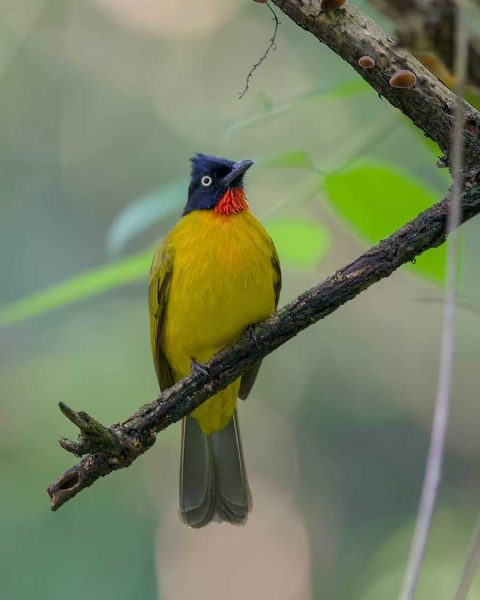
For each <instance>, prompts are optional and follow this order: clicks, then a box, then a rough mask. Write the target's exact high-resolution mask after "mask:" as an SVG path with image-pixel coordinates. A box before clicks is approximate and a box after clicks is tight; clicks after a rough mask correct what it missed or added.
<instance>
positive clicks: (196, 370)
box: [190, 358, 210, 376]
mask: <svg viewBox="0 0 480 600" xmlns="http://www.w3.org/2000/svg"><path fill="white" fill-rule="evenodd" d="M190 368H191V371H192V373H193V374H194V375H207V376H208V375H210V373H209V372H208V367H206V366H205V365H202V364H201V363H199V362H197V361H196V360H195V359H194V358H192V360H191V361H190Z"/></svg>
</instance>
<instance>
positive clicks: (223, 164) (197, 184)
mask: <svg viewBox="0 0 480 600" xmlns="http://www.w3.org/2000/svg"><path fill="white" fill-rule="evenodd" d="M252 165H253V162H252V161H251V160H241V161H238V162H234V161H232V160H227V159H225V158H217V157H216V156H207V155H206V154H196V155H195V156H194V157H193V158H192V173H191V176H190V185H189V187H188V201H187V205H186V206H185V209H184V211H183V214H184V215H186V214H188V213H189V212H192V211H193V210H212V211H215V212H216V213H217V214H222V215H232V214H235V213H238V212H241V211H242V210H245V209H246V208H248V205H247V200H246V198H245V191H244V188H243V176H244V174H245V172H246V171H247V169H249V168H250V167H251V166H252Z"/></svg>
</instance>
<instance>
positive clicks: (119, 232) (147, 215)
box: [106, 180, 188, 256]
mask: <svg viewBox="0 0 480 600" xmlns="http://www.w3.org/2000/svg"><path fill="white" fill-rule="evenodd" d="M187 188H188V181H187V180H182V181H176V182H175V183H173V184H171V185H169V186H165V187H164V188H162V189H159V190H156V191H154V192H152V193H151V194H148V195H146V196H143V197H142V198H139V199H137V200H134V201H133V202H132V203H130V204H129V205H128V206H127V207H126V208H125V209H124V210H123V211H122V212H120V214H119V215H118V216H117V217H116V218H115V220H114V221H113V223H112V224H111V226H110V229H109V230H108V233H107V241H106V246H107V254H108V255H109V256H114V255H116V254H118V253H120V252H121V251H122V250H123V249H124V248H125V246H126V245H127V243H128V242H129V241H130V240H131V239H133V238H134V237H135V236H137V235H139V234H140V233H142V232H143V231H144V230H145V229H147V228H148V227H151V226H152V225H153V224H155V223H160V224H162V225H163V227H161V228H160V230H159V231H158V232H157V233H158V234H159V235H162V234H163V233H165V232H166V230H167V229H169V228H170V226H171V225H172V224H173V221H175V220H176V219H177V217H178V216H179V214H180V211H181V208H182V206H183V204H184V203H185V198H186V193H187Z"/></svg>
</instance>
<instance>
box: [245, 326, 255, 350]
mask: <svg viewBox="0 0 480 600" xmlns="http://www.w3.org/2000/svg"><path fill="white" fill-rule="evenodd" d="M245 331H246V333H247V335H248V337H249V338H250V339H251V340H252V341H253V343H254V344H255V346H258V337H257V334H256V333H255V325H247V326H246V327H245Z"/></svg>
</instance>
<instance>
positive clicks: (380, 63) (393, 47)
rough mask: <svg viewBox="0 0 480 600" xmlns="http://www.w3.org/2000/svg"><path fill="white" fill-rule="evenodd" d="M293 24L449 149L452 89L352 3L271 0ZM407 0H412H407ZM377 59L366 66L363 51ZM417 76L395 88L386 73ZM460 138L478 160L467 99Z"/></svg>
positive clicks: (479, 118) (477, 127) (477, 118)
mask: <svg viewBox="0 0 480 600" xmlns="http://www.w3.org/2000/svg"><path fill="white" fill-rule="evenodd" d="M273 1H274V3H275V4H276V5H277V6H278V7H279V8H280V9H281V10H283V12H285V13H286V14H287V15H288V16H289V17H291V18H292V19H293V20H294V21H295V23H297V25H299V26H300V27H302V28H303V29H306V30H307V31H309V32H310V33H312V34H313V35H314V36H315V37H316V38H317V39H318V40H319V41H320V42H322V43H324V44H326V45H327V46H328V47H329V48H330V49H331V50H333V51H334V52H335V53H336V54H338V56H340V57H341V58H342V59H343V60H345V61H346V62H348V63H349V64H350V65H351V66H352V67H353V68H354V69H355V70H356V71H357V72H358V73H359V74H360V75H361V76H362V77H363V78H364V79H365V81H367V82H368V83H369V84H370V85H371V86H372V87H373V88H374V89H375V90H376V91H377V92H378V94H379V95H380V96H383V97H384V98H385V99H386V100H388V102H390V104H392V105H393V106H395V107H396V108H398V109H399V110H401V111H402V112H403V113H404V114H405V115H406V116H407V117H409V118H410V119H411V121H412V122H413V123H414V124H415V125H416V126H417V127H419V128H420V129H422V130H423V131H424V132H425V134H426V135H427V136H428V137H430V138H431V139H432V140H434V141H435V142H436V143H437V144H438V145H439V146H440V148H441V149H442V151H443V152H444V153H445V154H446V155H448V154H449V152H450V146H451V142H450V136H451V132H452V131H453V127H454V108H455V105H456V95H455V93H454V92H453V91H452V90H450V89H449V88H447V87H446V86H445V85H444V84H443V83H442V82H441V81H439V79H437V77H436V76H435V75H433V74H432V73H431V71H429V70H428V69H427V68H426V67H425V66H424V65H423V64H422V63H421V62H420V61H419V60H418V59H417V58H416V57H415V56H413V55H412V54H411V53H410V52H409V51H408V50H406V49H403V48H400V47H399V46H398V42H397V41H396V40H394V39H393V38H392V37H391V36H390V35H388V34H387V33H385V32H384V31H383V30H382V29H381V28H380V27H379V26H378V25H377V24H376V23H375V22H374V21H372V19H370V18H369V17H368V16H367V15H366V14H365V13H363V12H362V11H361V10H360V9H358V8H356V7H355V6H353V4H346V5H345V7H344V8H342V9H340V10H336V11H328V12H325V11H321V10H320V8H319V2H318V0H273ZM409 1H411V0H409ZM365 55H366V56H371V57H373V58H374V59H375V63H376V67H375V68H373V69H364V68H362V67H361V66H360V65H359V64H358V60H359V58H360V57H362V56H365ZM403 69H406V70H409V71H412V72H413V73H414V74H415V75H416V78H417V82H416V85H415V86H414V87H412V88H410V89H401V88H394V87H392V86H391V85H390V83H389V82H390V77H391V76H392V75H393V74H394V73H396V72H397V71H400V70H403ZM464 110H465V128H464V144H465V156H466V159H467V161H468V162H469V164H474V165H476V164H480V144H478V140H477V133H478V131H480V115H479V113H478V112H477V111H476V110H475V109H474V108H472V107H471V106H470V105H469V104H468V103H466V102H465V107H464Z"/></svg>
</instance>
